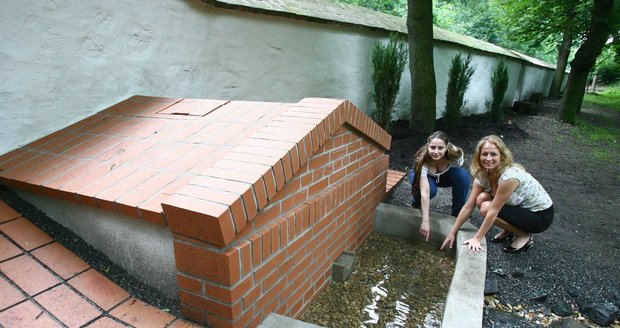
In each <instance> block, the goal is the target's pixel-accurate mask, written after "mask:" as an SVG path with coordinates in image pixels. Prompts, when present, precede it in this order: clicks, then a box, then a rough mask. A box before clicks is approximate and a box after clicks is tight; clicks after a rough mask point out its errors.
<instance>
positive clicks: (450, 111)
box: [443, 53, 476, 128]
mask: <svg viewBox="0 0 620 328" xmlns="http://www.w3.org/2000/svg"><path fill="white" fill-rule="evenodd" d="M475 71H476V66H475V65H473V66H472V64H471V54H469V55H467V57H463V56H462V55H461V53H458V54H457V55H456V56H454V58H452V64H451V65H450V72H449V75H448V76H449V79H448V89H447V91H446V111H445V114H444V117H443V118H444V121H445V123H446V127H448V128H454V127H457V126H458V125H459V124H460V123H461V117H463V107H464V106H465V104H466V103H467V100H466V99H465V92H466V91H467V88H468V87H469V82H471V77H472V75H474V72H475Z"/></svg>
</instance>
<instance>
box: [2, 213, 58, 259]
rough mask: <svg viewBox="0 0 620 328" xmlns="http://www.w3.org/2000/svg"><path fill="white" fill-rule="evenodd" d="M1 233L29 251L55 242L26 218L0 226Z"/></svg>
mask: <svg viewBox="0 0 620 328" xmlns="http://www.w3.org/2000/svg"><path fill="white" fill-rule="evenodd" d="M0 231H2V232H4V233H5V234H6V235H7V236H8V237H9V238H11V239H12V240H13V241H14V242H15V243H17V244H18V245H19V246H21V247H22V248H24V249H25V250H27V251H29V250H32V249H35V248H37V247H39V246H41V245H45V244H47V243H49V242H51V241H52V240H53V239H52V238H51V237H50V236H49V235H48V234H46V233H45V232H43V231H42V230H41V229H39V228H38V227H37V226H35V225H34V224H32V223H31V222H30V221H28V219H26V218H19V219H17V220H13V221H10V222H7V223H4V224H2V225H0Z"/></svg>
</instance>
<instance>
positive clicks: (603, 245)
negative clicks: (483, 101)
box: [388, 100, 620, 327]
mask: <svg viewBox="0 0 620 328" xmlns="http://www.w3.org/2000/svg"><path fill="white" fill-rule="evenodd" d="M542 104H543V105H542V111H541V112H540V113H539V114H538V115H536V116H526V115H517V114H514V113H511V114H508V115H506V117H505V118H504V120H503V121H502V122H499V123H494V122H490V121H489V120H488V119H487V118H486V117H484V116H471V117H467V118H465V119H464V121H463V124H462V126H460V127H459V128H456V129H452V130H447V129H444V131H446V132H447V133H448V134H449V136H450V140H451V141H452V142H453V143H454V144H456V145H458V146H460V147H462V148H463V150H464V151H465V154H466V156H465V157H466V160H465V167H467V168H468V167H469V165H470V163H471V156H472V154H473V152H474V150H475V146H476V144H477V142H478V140H480V138H482V137H483V136H485V135H489V134H495V135H498V136H501V137H502V138H503V139H504V141H505V143H506V145H507V146H508V147H509V148H510V150H511V151H512V152H513V154H514V156H515V160H516V161H517V162H518V163H520V164H522V165H524V166H525V167H526V169H527V170H528V171H529V172H530V173H531V174H532V175H533V176H534V177H535V178H536V179H538V180H539V181H540V183H541V184H542V185H543V186H544V187H545V189H546V190H547V192H548V193H549V194H550V196H551V198H552V199H553V201H554V205H555V219H554V222H553V224H552V225H551V227H550V228H549V229H548V230H547V231H545V232H543V233H540V234H536V235H534V246H533V247H532V248H530V249H529V251H528V252H527V253H521V254H505V253H503V252H502V251H501V246H499V245H496V244H490V243H489V244H488V247H487V250H486V251H487V253H488V254H487V256H488V261H487V281H488V280H489V279H495V280H497V282H498V287H499V292H498V293H497V294H496V295H495V298H496V299H497V300H499V302H500V303H501V304H503V305H504V306H502V307H500V308H504V309H505V308H510V307H513V308H514V307H515V306H518V305H521V307H522V310H514V311H511V312H513V313H515V314H519V313H520V314H521V315H522V316H523V315H527V313H528V312H538V313H543V312H546V314H547V316H548V318H553V315H550V314H549V310H546V311H545V308H551V307H552V304H554V303H555V302H557V301H559V300H562V301H564V302H566V303H567V304H568V305H569V306H572V307H573V309H574V310H575V312H574V313H573V317H579V315H580V313H579V312H578V311H579V309H580V307H579V305H583V304H584V302H601V303H604V302H610V303H614V304H615V305H616V306H618V305H619V303H620V282H619V281H618V278H619V277H620V253H619V247H620V237H618V233H619V232H620V214H619V213H620V197H619V196H618V194H619V191H620V188H619V187H618V186H619V183H620V164H619V160H620V140H616V141H615V142H613V143H612V144H611V145H602V144H597V143H593V142H589V141H587V140H585V139H584V138H579V137H577V131H578V129H579V128H578V127H576V126H572V125H569V124H565V123H562V122H559V121H558V120H557V119H556V117H557V112H558V108H559V104H558V102H557V101H553V100H544V101H543V103H542ZM579 115H580V117H581V118H582V119H584V120H587V121H589V122H592V123H593V124H596V125H608V126H615V127H619V126H620V113H619V112H618V111H612V110H609V109H603V108H587V107H584V108H583V109H582V111H581V113H580V114H579ZM437 127H438V129H441V128H442V123H441V122H440V121H439V122H438V126H437ZM392 135H393V136H394V138H393V141H392V148H391V150H390V167H391V168H392V169H395V170H400V171H407V170H408V169H409V168H410V165H411V159H412V156H413V154H414V153H415V151H416V150H417V149H418V148H419V147H420V146H421V145H422V144H423V143H424V142H425V139H426V135H421V134H419V133H414V132H412V131H410V130H408V128H407V127H406V122H400V124H397V125H396V126H395V127H394V129H393V131H392ZM616 137H620V136H616ZM596 152H599V154H600V153H602V154H604V156H603V157H604V158H603V159H599V157H600V156H599V157H597V156H595V153H596ZM405 180H406V179H405ZM410 188H411V186H410V185H409V183H408V181H403V182H402V183H401V184H400V185H399V186H398V187H397V189H396V190H395V191H394V193H393V194H392V195H391V196H390V198H389V199H388V202H390V203H392V204H397V205H402V206H410V195H411V189H410ZM440 190H441V191H440V193H439V194H438V195H437V196H436V197H435V198H434V199H433V200H432V201H431V210H432V211H436V212H441V213H445V214H450V205H451V195H450V192H449V189H448V190H445V189H444V188H440ZM481 221H482V220H481V218H480V215H479V214H478V213H477V212H476V213H474V214H473V215H472V218H471V222H472V223H473V224H474V225H476V226H479V225H480V223H481ZM498 231H499V229H498V228H496V227H494V228H492V229H491V231H490V232H489V233H488V234H487V238H490V237H492V236H493V235H494V234H496V233H497V232H498ZM508 305H510V307H509V306H508ZM517 308H518V309H519V307H517ZM494 310H495V309H494ZM543 315H544V314H543ZM555 319H557V317H555ZM541 322H542V321H539V324H540V323H541ZM583 322H585V323H586V324H589V325H593V324H592V323H591V322H588V321H587V320H585V321H583ZM617 323H618V321H617V320H616V324H617ZM539 324H536V321H535V320H534V321H532V320H530V321H528V320H522V321H518V320H517V323H511V324H507V323H506V322H501V320H498V319H497V312H496V311H490V309H489V308H488V307H487V309H486V310H485V323H484V326H485V327H506V326H511V325H512V326H523V327H530V326H538V325H539Z"/></svg>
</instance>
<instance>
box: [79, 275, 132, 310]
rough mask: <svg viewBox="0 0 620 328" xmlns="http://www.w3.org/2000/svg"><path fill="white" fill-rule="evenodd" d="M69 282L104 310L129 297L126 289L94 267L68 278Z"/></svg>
mask: <svg viewBox="0 0 620 328" xmlns="http://www.w3.org/2000/svg"><path fill="white" fill-rule="evenodd" d="M69 284H70V285H71V286H73V287H74V288H75V289H77V290H78V291H79V292H80V293H82V294H83V295H84V296H86V297H88V298H89V299H90V300H91V301H93V302H95V304H97V305H98V306H99V307H100V308H102V309H104V310H105V311H108V310H109V309H111V308H113V307H114V306H116V305H117V304H119V303H121V302H122V301H124V300H125V299H127V298H128V297H129V293H127V291H125V290H124V289H122V288H120V287H119V286H118V285H117V284H115V283H114V282H112V281H111V280H110V279H108V278H106V277H105V276H104V275H102V274H101V273H99V272H97V270H95V269H90V270H88V271H86V272H83V273H82V274H80V275H78V276H77V277H75V278H73V279H71V280H69Z"/></svg>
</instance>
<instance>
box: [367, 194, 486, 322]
mask: <svg viewBox="0 0 620 328" xmlns="http://www.w3.org/2000/svg"><path fill="white" fill-rule="evenodd" d="M454 220H455V218H454V217H453V216H448V215H443V214H439V213H431V222H430V223H431V235H430V238H429V242H430V243H433V244H435V245H437V247H439V246H440V245H441V243H442V242H443V240H444V239H445V236H447V235H448V233H449V232H450V229H451V228H452V224H453V223H454ZM421 222H422V212H420V210H417V209H413V208H405V207H400V206H395V205H390V204H385V203H382V204H379V206H378V207H377V210H376V213H375V228H374V229H375V231H376V232H382V233H386V234H390V235H394V236H399V237H403V238H410V239H420V235H419V234H418V231H419V227H420V223H421ZM477 230H478V228H476V227H475V226H473V225H472V224H471V223H469V222H465V224H463V226H462V227H461V230H459V233H457V236H456V241H455V246H456V247H455V248H453V249H451V250H448V251H449V253H451V254H452V255H453V256H455V259H456V267H455V269H454V275H453V277H452V283H451V284H450V290H449V291H448V295H447V296H446V301H445V305H444V313H443V320H442V323H441V327H443V328H451V327H455V328H456V327H459V328H460V327H481V326H482V312H483V309H484V281H485V279H486V262H487V253H486V252H478V253H475V252H472V251H469V250H468V249H467V247H465V246H463V241H465V240H467V239H469V238H472V237H473V236H474V234H475V233H476V231H477ZM482 246H483V247H484V248H485V249H486V240H482Z"/></svg>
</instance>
